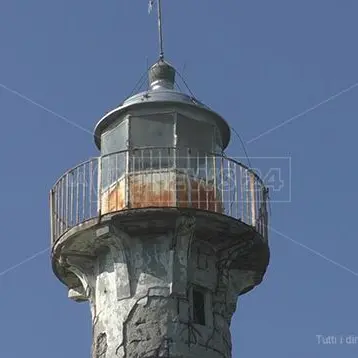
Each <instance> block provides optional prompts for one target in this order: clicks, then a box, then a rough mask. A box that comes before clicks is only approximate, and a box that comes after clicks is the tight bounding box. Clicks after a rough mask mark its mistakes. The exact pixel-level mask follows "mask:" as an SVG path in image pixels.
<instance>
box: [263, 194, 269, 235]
mask: <svg viewBox="0 0 358 358" xmlns="http://www.w3.org/2000/svg"><path fill="white" fill-rule="evenodd" d="M268 193H269V190H268V189H267V188H266V187H263V207H264V210H263V215H264V227H263V231H264V232H263V236H264V238H265V240H267V238H268V211H267V199H268Z"/></svg>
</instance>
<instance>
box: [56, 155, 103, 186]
mask: <svg viewBox="0 0 358 358" xmlns="http://www.w3.org/2000/svg"><path fill="white" fill-rule="evenodd" d="M100 158H102V156H98V157H91V158H89V159H87V160H85V161H83V162H81V163H80V164H77V165H76V166H75V167H72V168H71V169H67V170H66V171H65V172H64V173H63V174H62V175H61V176H60V177H59V178H58V179H57V180H56V182H55V184H54V185H53V186H52V188H51V191H50V192H52V190H53V189H54V188H55V187H56V186H57V184H58V183H59V182H60V181H61V180H62V179H63V178H64V177H65V176H66V175H68V174H70V173H71V172H73V171H75V170H76V169H77V168H79V167H82V166H83V165H85V164H87V163H91V162H92V161H94V160H99V159H100Z"/></svg>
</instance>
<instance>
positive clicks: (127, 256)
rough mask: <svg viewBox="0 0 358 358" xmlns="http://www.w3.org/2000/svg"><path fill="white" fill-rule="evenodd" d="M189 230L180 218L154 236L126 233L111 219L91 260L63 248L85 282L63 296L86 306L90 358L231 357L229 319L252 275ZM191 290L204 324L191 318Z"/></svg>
mask: <svg viewBox="0 0 358 358" xmlns="http://www.w3.org/2000/svg"><path fill="white" fill-rule="evenodd" d="M195 232H196V220H195V218H194V217H192V216H186V215H183V216H180V217H179V218H178V219H177V221H176V225H175V227H174V228H172V229H169V228H168V230H166V232H162V233H157V234H153V233H151V232H150V230H149V231H148V232H144V233H141V234H139V235H129V234H128V233H126V232H124V231H123V230H122V228H120V227H119V226H118V225H115V224H114V223H109V224H107V225H105V226H102V227H101V228H100V230H97V231H96V248H95V250H94V252H93V255H92V256H91V257H88V255H87V256H86V257H85V256H83V257H81V255H80V254H79V255H77V256H76V257H71V256H70V255H69V252H67V254H68V258H67V260H65V261H66V264H67V266H68V270H69V271H71V273H73V274H74V275H75V276H77V277H78V279H79V281H78V282H80V283H81V284H82V286H83V287H82V286H80V287H79V286H78V284H77V286H76V287H70V292H69V296H70V297H71V298H73V299H75V300H78V301H82V300H85V299H86V300H88V301H89V303H90V306H91V311H92V320H93V348H92V352H93V353H92V354H93V358H117V357H118V358H119V357H120V358H152V357H153V358H154V357H168V358H169V357H182V358H184V357H198V356H200V355H204V354H205V356H206V357H207V358H216V357H221V358H222V357H224V358H229V357H231V334H230V322H231V318H232V315H233V313H234V311H235V309H236V302H237V299H238V296H239V295H240V292H241V291H244V290H245V289H246V288H247V287H249V286H251V285H255V283H254V276H255V272H253V271H250V270H245V271H244V270H239V269H231V268H230V263H231V262H232V261H233V256H234V255H233V250H232V249H227V250H221V251H220V252H218V251H217V250H215V246H212V245H209V244H208V243H207V242H205V240H201V239H200V238H198V237H196V234H195ZM64 256H66V255H65V254H64ZM196 288H200V290H201V292H203V295H204V296H203V297H204V298H205V300H204V301H203V302H204V312H205V324H203V323H201V324H199V323H198V322H195V320H194V310H195V307H193V305H194V302H193V295H192V292H193V289H194V290H195V289H196Z"/></svg>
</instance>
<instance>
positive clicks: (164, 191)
mask: <svg viewBox="0 0 358 358" xmlns="http://www.w3.org/2000/svg"><path fill="white" fill-rule="evenodd" d="M126 180H127V185H128V201H129V207H130V208H145V207H191V208H196V209H203V210H209V211H214V212H219V213H222V212H223V206H222V203H221V201H220V200H219V192H218V190H215V187H214V186H212V185H210V184H206V182H205V181H203V180H198V179H197V178H193V177H188V176H186V175H182V174H177V173H175V172H165V173H154V172H153V173H135V174H130V175H128V176H127V179H124V178H122V179H119V180H118V181H117V182H116V183H114V184H113V185H112V186H111V187H110V188H109V189H108V190H106V191H105V192H104V193H103V194H102V208H101V209H102V214H107V213H110V212H114V211H119V210H124V209H127V208H128V206H127V203H126V182H125V181H126Z"/></svg>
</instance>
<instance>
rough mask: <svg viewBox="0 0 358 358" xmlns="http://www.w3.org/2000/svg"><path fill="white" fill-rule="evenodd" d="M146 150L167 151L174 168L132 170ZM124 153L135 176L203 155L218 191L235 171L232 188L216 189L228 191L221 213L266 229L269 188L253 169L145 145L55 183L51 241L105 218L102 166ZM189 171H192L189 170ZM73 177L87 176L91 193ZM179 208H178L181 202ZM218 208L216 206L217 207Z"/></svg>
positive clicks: (95, 160)
mask: <svg viewBox="0 0 358 358" xmlns="http://www.w3.org/2000/svg"><path fill="white" fill-rule="evenodd" d="M146 150H149V151H150V150H151V151H156V150H158V151H168V154H169V156H170V157H171V158H173V166H172V167H170V168H168V167H167V165H166V164H163V167H161V168H154V167H153V168H149V169H144V168H143V170H144V171H142V170H140V171H138V169H135V168H132V169H131V170H129V168H130V167H129V165H128V159H129V157H130V155H131V154H135V153H136V152H142V153H144V156H143V158H144V157H145V155H146V154H145V151H146ZM183 150H184V151H187V153H184V152H183V153H179V156H178V152H179V151H183ZM190 151H193V153H190ZM158 153H159V152H158ZM121 154H125V155H126V157H125V158H124V160H125V161H126V163H125V166H124V167H125V174H134V173H136V174H139V173H141V172H143V173H144V172H146V173H151V172H153V173H155V172H161V171H163V170H168V169H170V170H178V169H180V168H178V167H177V164H176V159H177V158H178V157H179V158H180V157H183V158H185V157H186V156H188V157H189V158H190V159H194V160H195V158H198V159H199V158H200V157H201V156H203V157H205V170H206V180H207V181H208V178H209V177H211V175H213V174H212V173H211V172H210V174H209V176H208V171H207V169H208V168H210V165H211V164H210V163H209V162H211V161H212V160H213V162H212V165H213V167H212V168H211V169H213V170H214V173H215V174H214V176H213V180H214V187H216V188H219V187H220V185H222V184H223V183H227V182H226V180H227V178H225V180H224V174H223V170H225V168H228V169H230V170H231V169H232V170H233V172H232V173H234V176H233V177H232V178H235V179H234V182H232V183H233V184H232V183H229V184H227V185H228V186H227V187H226V188H229V189H215V193H216V192H217V190H219V196H220V194H221V195H222V196H223V195H224V191H225V190H227V192H225V197H226V199H224V197H223V198H222V202H221V204H220V205H222V209H221V210H223V213H225V214H226V215H229V216H232V217H235V218H237V219H239V218H240V219H242V220H243V222H246V223H251V224H252V225H254V226H255V225H256V224H254V223H255V222H256V219H259V220H257V225H259V227H260V228H259V229H258V230H259V231H260V232H261V231H262V229H263V227H262V225H267V220H268V212H267V206H266V204H267V188H266V186H265V184H264V182H263V180H262V179H261V178H260V177H259V176H258V174H257V173H256V172H255V171H254V170H253V169H251V168H250V167H248V166H247V165H245V164H243V163H241V162H239V161H237V160H235V159H233V158H229V157H227V156H226V155H225V154H224V153H218V152H209V151H205V150H201V149H199V148H193V147H174V146H170V147H168V146H145V147H134V148H127V149H122V150H119V151H116V152H112V153H108V154H105V155H102V156H98V157H92V158H90V159H88V160H86V161H83V162H82V163H80V164H78V165H76V166H75V167H73V168H71V169H69V170H67V171H66V172H65V173H64V174H63V175H62V176H61V177H60V178H59V179H58V180H57V181H56V183H55V184H54V186H53V187H52V189H51V192H50V195H51V227H52V240H53V241H55V240H56V239H58V238H59V237H60V236H61V235H63V233H64V232H66V231H67V230H68V229H69V228H71V227H73V226H76V225H77V224H79V223H81V222H84V221H86V220H89V219H91V218H94V217H98V216H102V215H104V214H105V213H104V212H102V210H101V208H102V199H103V198H102V193H103V191H102V190H103V188H104V187H103V185H104V183H105V179H104V178H103V175H102V169H103V165H106V164H104V162H105V160H106V158H111V157H113V158H117V157H116V156H119V155H121ZM156 154H157V153H156V152H151V158H153V159H154V160H156V159H158V158H160V154H159V156H158V155H156ZM164 157H165V156H163V158H164ZM138 159H139V160H140V159H141V158H138ZM216 159H219V160H220V163H218V167H217V166H216V164H215V163H216ZM116 163H117V159H116ZM208 165H209V166H208ZM115 169H116V170H117V169H118V168H117V164H116V165H115ZM187 169H190V167H189V168H187ZM211 169H209V170H211ZM200 170H201V169H200ZM242 170H243V171H242ZM96 171H97V179H95V177H94V176H93V175H94V174H95V173H96ZM219 173H220V177H217V174H219ZM71 174H73V175H75V176H77V180H78V178H79V175H80V176H81V175H84V177H86V178H87V175H88V178H89V180H90V183H89V190H88V189H86V188H88V187H86V183H85V182H84V183H85V185H84V186H83V188H82V191H81V189H79V187H78V185H80V186H81V185H82V184H78V183H79V182H78V181H77V183H76V188H75V189H73V187H71V185H73V182H72V180H73V179H72V178H71V177H70V175H71ZM194 177H195V175H194ZM243 178H247V179H245V182H242V181H241V182H239V180H242V179H243ZM81 179H82V178H81ZM74 180H75V182H76V178H74ZM110 180H112V179H110ZM115 180H118V179H115ZM126 180H127V179H126ZM246 180H247V181H246ZM69 182H70V183H69ZM239 183H240V187H239ZM243 183H244V184H243ZM69 184H70V185H69ZM87 184H88V183H87ZM125 185H128V183H126V184H125ZM221 188H223V187H222V186H221ZM93 189H95V191H93ZM106 190H107V189H106ZM126 190H127V189H126ZM198 190H199V189H198ZM200 190H201V189H200ZM223 190H224V191H223ZM230 190H232V191H231V193H233V194H232V195H233V196H232V197H231V196H230V195H231V194H229V196H227V195H228V194H226V193H230ZM80 191H81V193H80ZM93 193H95V194H94V195H97V197H96V198H97V201H96V202H94V201H91V200H92V199H93V197H92V194H93ZM239 194H240V198H239ZM116 195H117V194H116ZM187 195H191V194H187ZM198 195H199V194H198ZM215 195H216V194H215ZM190 197H191V196H190ZM234 197H235V198H234ZM188 200H192V199H188ZM196 200H199V202H196V205H200V197H199V199H196ZM201 200H202V199H201ZM207 200H208V199H207ZM215 200H216V199H215ZM190 202H191V201H190ZM235 202H236V203H240V202H241V203H242V204H240V205H241V206H240V205H239V204H237V205H236V204H235V205H236V206H237V208H234V209H232V205H234V203H235ZM93 203H96V204H93ZM128 204H130V201H129V202H128ZM176 205H178V203H177V204H176ZM190 205H191V204H190ZM206 205H207V208H206V209H204V210H209V211H212V210H211V209H210V208H209V207H208V205H209V204H208V202H207V203H206ZM210 205H211V204H210ZM215 205H216V204H215ZM226 205H229V206H226ZM95 206H97V210H96V211H95V210H93V209H94V207H95ZM174 206H175V205H174ZM127 208H128V207H127ZM215 208H216V206H215ZM80 210H81V211H82V212H83V213H82V214H83V215H82V214H81V213H80V212H79V211H80ZM92 210H93V211H92ZM121 210H125V209H121ZM215 211H217V210H216V209H215ZM250 211H253V212H250ZM74 212H75V213H76V215H75V214H74ZM232 213H235V214H232ZM261 216H262V219H261ZM265 223H266V224H265ZM54 227H55V228H54Z"/></svg>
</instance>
